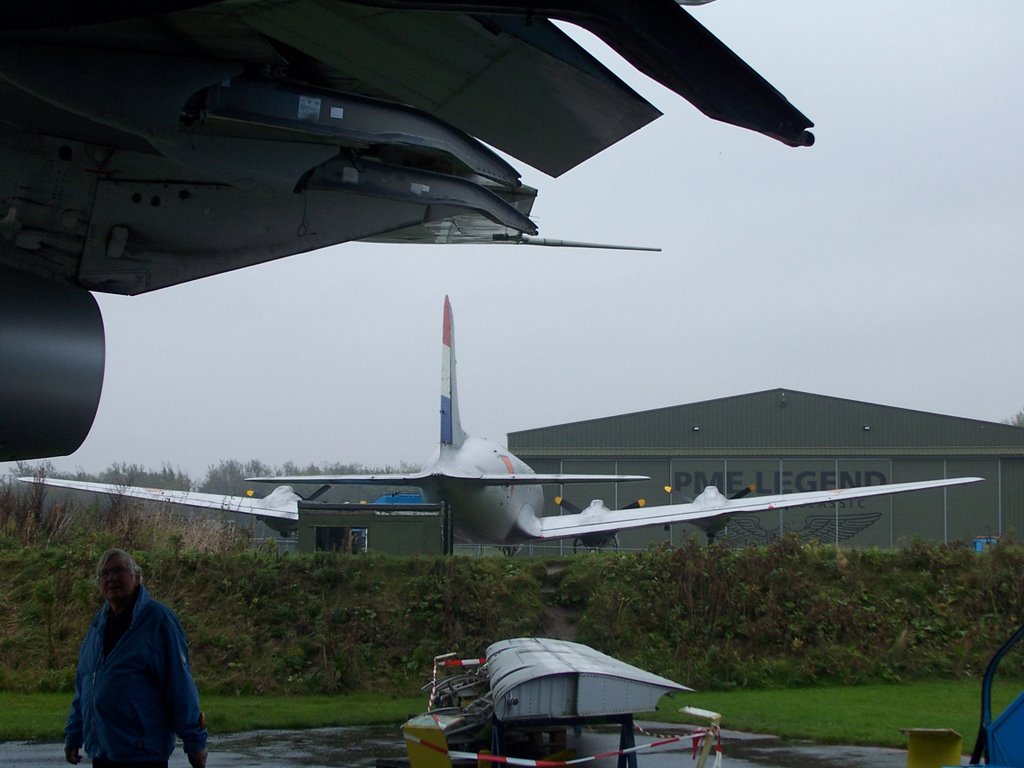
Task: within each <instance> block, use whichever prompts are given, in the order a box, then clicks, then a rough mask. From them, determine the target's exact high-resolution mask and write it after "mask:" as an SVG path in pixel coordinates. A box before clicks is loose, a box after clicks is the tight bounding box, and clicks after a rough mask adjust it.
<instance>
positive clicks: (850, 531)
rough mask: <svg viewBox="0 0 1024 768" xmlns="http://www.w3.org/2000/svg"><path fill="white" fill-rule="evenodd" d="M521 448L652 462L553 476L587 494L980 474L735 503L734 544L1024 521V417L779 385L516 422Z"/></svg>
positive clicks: (969, 537) (689, 496)
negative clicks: (594, 478) (963, 413)
mask: <svg viewBox="0 0 1024 768" xmlns="http://www.w3.org/2000/svg"><path fill="white" fill-rule="evenodd" d="M508 447H509V450H510V451H512V452H513V453H514V454H516V455H517V456H519V457H520V458H521V459H523V461H525V462H526V463H527V464H529V465H530V466H531V467H532V468H533V469H534V471H536V472H563V473H617V474H635V475H648V476H649V477H650V478H651V480H649V481H643V482H638V483H619V484H617V485H612V484H603V485H599V484H594V485H586V486H580V485H566V486H564V487H562V488H558V487H556V486H552V487H550V488H548V489H546V493H545V496H546V502H545V505H546V508H545V510H544V514H549V515H550V514H559V512H560V510H559V507H558V506H557V505H556V503H555V498H556V496H557V495H558V494H559V493H564V494H565V495H566V497H567V498H569V499H570V500H571V501H572V502H573V503H574V504H576V505H577V506H580V507H585V506H586V505H587V504H588V503H589V502H590V500H591V499H597V498H601V499H603V500H604V502H605V503H606V504H607V505H608V506H609V507H611V508H619V507H622V506H625V505H626V504H629V503H631V502H634V501H636V500H637V499H640V498H642V499H644V500H645V501H646V503H647V504H648V505H660V504H678V503H683V502H687V501H692V500H693V499H694V497H696V496H697V494H699V493H700V492H701V490H703V489H704V488H705V487H706V486H709V485H714V486H717V487H718V489H719V490H720V491H721V492H722V493H724V494H726V495H727V496H728V495H734V494H737V493H743V492H744V489H745V488H747V487H748V486H750V485H753V486H754V490H753V492H754V493H761V494H774V493H792V492H799V491H811V490H817V489H829V488H835V487H849V486H855V485H879V484H883V483H903V482H911V481H915V480H932V479H937V478H946V477H960V476H979V477H983V478H985V481H984V482H981V483H975V484H973V485H969V486H957V487H951V488H945V489H935V490H928V491H922V492H918V493H907V494H900V495H897V496H883V497H876V498H869V499H857V500H851V501H847V502H842V503H833V504H826V505H819V506H815V507H801V508H795V509H789V510H772V511H767V512H760V513H753V514H742V515H736V516H734V517H732V518H730V519H729V522H728V525H727V526H726V528H725V529H724V530H722V531H721V532H720V533H719V534H718V539H719V540H725V541H726V542H728V543H729V544H731V545H733V546H744V545H749V544H761V543H766V542H768V541H771V540H773V539H775V538H778V537H779V536H780V535H783V534H794V535H796V536H799V537H800V538H802V539H804V540H808V541H810V540H817V541H821V542H826V543H837V544H838V543H842V544H844V545H848V546H859V547H870V546H877V547H897V546H901V545H903V544H906V543H909V542H911V541H913V540H915V539H918V540H922V541H932V542H934V541H939V542H947V543H952V542H956V541H964V542H968V543H971V542H978V545H979V546H980V545H981V543H982V542H984V541H986V540H989V539H992V538H996V537H1001V536H1013V537H1019V536H1020V535H1021V533H1022V532H1024V428H1020V427H1015V426H1010V425H1008V424H998V423H995V422H987V421H977V420H974V419H964V418H957V417H953V416H943V415H940V414H934V413H925V412H922V411H913V410H908V409H905V408H894V407H890V406H885V405H877V404H874V403H865V402H859V401H855V400H846V399H842V398H835V397H828V396H825V395H816V394H811V393H808V392H797V391H794V390H789V389H772V390H767V391H764V392H755V393H752V394H747V395H739V396H735V397H726V398H720V399H716V400H707V401H704V402H699V403H690V404H686V405H677V406H672V407H668V408H659V409H657V410H651V411H642V412H639V413H630V414H624V415H620V416H610V417H607V418H601V419H592V420H589V421H579V422H574V423H571V424H560V425H556V426H551V427H542V428H538V429H530V430H524V431H521V432H513V433H510V434H509V436H508ZM695 534H696V535H698V536H700V537H701V538H703V534H702V532H701V531H699V530H698V529H696V528H695V527H693V526H691V525H686V524H681V525H674V526H671V527H670V528H668V529H667V530H666V529H663V528H656V529H642V530H637V531H624V532H622V533H620V534H619V537H618V538H619V545H620V546H622V547H624V548H633V547H644V546H647V545H649V544H652V543H655V542H659V541H667V542H669V543H674V544H679V543H681V542H682V541H684V540H685V539H686V538H687V537H689V536H692V535H695Z"/></svg>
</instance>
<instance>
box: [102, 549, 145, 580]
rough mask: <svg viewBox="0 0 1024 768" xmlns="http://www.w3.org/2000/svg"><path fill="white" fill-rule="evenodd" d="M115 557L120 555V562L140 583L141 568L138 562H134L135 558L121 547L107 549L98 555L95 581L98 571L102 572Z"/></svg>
mask: <svg viewBox="0 0 1024 768" xmlns="http://www.w3.org/2000/svg"><path fill="white" fill-rule="evenodd" d="M115 557H120V558H121V560H122V562H124V564H125V567H127V568H128V570H129V571H131V572H132V573H133V574H135V575H136V576H138V578H139V582H140V583H141V582H142V569H141V568H140V567H139V564H138V563H136V562H135V558H134V557H132V556H131V555H129V554H128V553H127V552H125V551H124V550H123V549H108V550H107V551H106V552H104V553H103V554H102V555H100V560H99V562H98V563H96V581H97V582H98V581H99V580H100V573H102V571H103V569H104V568H105V567H106V565H107V563H109V562H110V561H111V560H113V559H114V558H115Z"/></svg>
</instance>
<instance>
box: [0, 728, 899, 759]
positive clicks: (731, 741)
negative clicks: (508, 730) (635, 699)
mask: <svg viewBox="0 0 1024 768" xmlns="http://www.w3.org/2000/svg"><path fill="white" fill-rule="evenodd" d="M643 726H644V727H645V728H646V729H647V730H648V731H652V732H657V733H659V734H671V733H679V731H678V730H673V729H674V728H676V727H674V726H662V725H658V724H652V723H643ZM653 740H654V738H653V737H646V736H642V735H637V739H636V743H637V744H645V743H650V742H651V741H653ZM573 746H574V747H575V748H576V752H577V754H578V755H581V756H583V755H594V754H599V753H601V752H604V751H607V750H613V749H615V748H616V747H617V746H618V734H617V733H597V732H585V733H584V734H582V735H581V736H580V737H579V741H578V742H577V743H575V744H574V745H573ZM722 753H723V759H722V768H905V766H906V762H907V757H906V752H905V751H904V750H901V749H885V748H881V747H844V746H834V745H820V744H812V743H808V742H783V741H780V740H779V739H776V738H774V737H772V736H762V735H757V734H740V733H735V732H729V731H723V739H722ZM404 755H405V745H404V743H403V741H402V737H401V734H400V732H399V730H398V728H397V726H375V727H371V728H365V727H358V728H357V727H352V728H316V729H312V730H303V731H251V732H248V733H236V734H229V735H225V736H211V737H210V759H209V763H208V765H209V768H239V767H240V766H266V768H271V766H273V767H274V768H335V767H336V766H337V767H338V768H341V767H344V768H374V766H375V763H376V760H377V758H379V757H382V758H389V757H390V758H393V757H403V756H404ZM695 764H696V763H695V761H694V760H693V759H692V757H691V751H690V740H689V739H686V740H684V741H681V742H678V743H676V744H672V745H670V746H667V747H661V748H658V749H655V750H650V751H646V750H645V751H642V752H640V753H639V755H638V765H639V768H690V767H691V766H694V765H695ZM61 765H67V764H66V763H65V762H64V751H63V746H62V745H61V744H60V743H57V742H13V741H8V742H0V768H36V767H37V766H61ZM583 765H585V766H592V767H593V768H614V767H615V765H616V760H615V759H614V758H608V759H604V760H597V761H592V762H587V763H584V764H583ZM708 765H709V766H710V765H711V763H710V761H709V763H708ZM81 766H82V768H88V766H89V763H88V762H86V761H83V762H82V763H81ZM170 768H188V761H187V760H186V759H185V756H184V755H183V754H182V753H181V750H180V749H178V750H175V752H174V754H173V755H172V756H171V761H170Z"/></svg>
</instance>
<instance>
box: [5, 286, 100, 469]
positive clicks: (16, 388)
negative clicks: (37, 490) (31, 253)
mask: <svg viewBox="0 0 1024 768" xmlns="http://www.w3.org/2000/svg"><path fill="white" fill-rule="evenodd" d="M104 353H105V344H104V338H103V318H102V317H101V315H100V308H99V306H98V305H97V304H96V299H94V298H93V296H92V294H91V293H89V292H88V291H86V290H83V289H82V288H78V287H75V286H73V285H69V284H66V283H60V282H56V281H53V280H47V279H45V278H41V277H36V276H34V275H31V274H29V273H27V272H22V271H20V270H16V269H10V268H7V267H0V461H13V460H17V459H37V458H42V457H46V456H64V455H66V454H69V453H73V452H74V451H75V450H77V449H78V447H79V446H80V445H81V444H82V441H83V440H85V437H86V435H88V434H89V429H90V428H91V427H92V422H93V419H94V418H95V417H96V409H97V407H98V406H99V402H100V391H101V389H102V387H103V366H104Z"/></svg>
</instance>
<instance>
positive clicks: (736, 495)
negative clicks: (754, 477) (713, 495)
mask: <svg viewBox="0 0 1024 768" xmlns="http://www.w3.org/2000/svg"><path fill="white" fill-rule="evenodd" d="M756 490H757V486H756V485H754V484H753V483H751V484H750V485H748V486H747V487H746V488H742V489H740V490H738V491H736V493H734V494H733V495H732V496H730V497H729V498H730V499H742V498H743V497H744V496H749V495H750V494H751V493H753V492H754V491H756Z"/></svg>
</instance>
